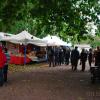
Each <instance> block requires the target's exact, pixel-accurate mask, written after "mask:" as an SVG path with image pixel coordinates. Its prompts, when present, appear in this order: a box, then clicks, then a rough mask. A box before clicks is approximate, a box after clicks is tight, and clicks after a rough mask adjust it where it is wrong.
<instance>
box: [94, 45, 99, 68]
mask: <svg viewBox="0 0 100 100" xmlns="http://www.w3.org/2000/svg"><path fill="white" fill-rule="evenodd" d="M94 58H95V66H98V67H100V47H99V46H97V50H96V51H95V52H94Z"/></svg>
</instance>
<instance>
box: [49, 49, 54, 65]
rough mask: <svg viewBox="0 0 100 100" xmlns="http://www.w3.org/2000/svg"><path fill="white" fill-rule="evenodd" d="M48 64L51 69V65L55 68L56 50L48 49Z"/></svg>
mask: <svg viewBox="0 0 100 100" xmlns="http://www.w3.org/2000/svg"><path fill="white" fill-rule="evenodd" d="M48 62H49V67H51V65H52V66H53V67H54V66H55V64H54V49H53V47H49V48H48Z"/></svg>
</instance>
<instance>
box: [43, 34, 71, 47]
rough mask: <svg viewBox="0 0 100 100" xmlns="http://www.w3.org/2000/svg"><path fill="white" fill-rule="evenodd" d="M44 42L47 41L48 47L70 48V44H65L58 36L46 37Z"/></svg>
mask: <svg viewBox="0 0 100 100" xmlns="http://www.w3.org/2000/svg"><path fill="white" fill-rule="evenodd" d="M43 40H44V41H47V45H48V46H70V45H71V44H70V45H69V44H67V43H66V42H64V41H63V40H61V39H60V38H59V37H57V36H50V35H48V36H46V37H44V38H43Z"/></svg>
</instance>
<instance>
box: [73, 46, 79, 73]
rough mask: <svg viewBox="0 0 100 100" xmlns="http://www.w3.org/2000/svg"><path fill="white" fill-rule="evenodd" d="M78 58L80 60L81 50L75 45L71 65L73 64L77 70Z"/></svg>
mask: <svg viewBox="0 0 100 100" xmlns="http://www.w3.org/2000/svg"><path fill="white" fill-rule="evenodd" d="M78 60H79V51H78V47H75V49H73V50H72V51H71V65H72V70H74V71H75V70H77V64H78Z"/></svg>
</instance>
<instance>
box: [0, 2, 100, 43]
mask: <svg viewBox="0 0 100 100" xmlns="http://www.w3.org/2000/svg"><path fill="white" fill-rule="evenodd" d="M98 2H99V0H0V31H5V32H10V33H14V34H16V33H18V32H20V31H22V30H25V29H26V30H28V31H29V32H30V33H32V34H33V35H36V36H39V37H43V36H46V35H47V34H52V35H55V34H56V35H58V36H60V37H61V38H63V40H66V39H67V37H68V36H70V37H73V39H72V40H73V41H76V42H79V41H81V38H83V39H86V37H84V36H83V35H84V34H87V31H86V30H87V28H86V25H87V23H88V22H94V23H95V24H96V25H97V27H98V29H99V25H100V20H99V19H98V17H97V14H100V11H99V9H100V3H98Z"/></svg>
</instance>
